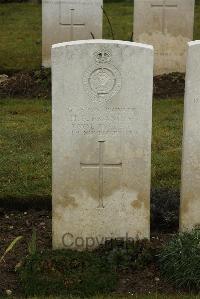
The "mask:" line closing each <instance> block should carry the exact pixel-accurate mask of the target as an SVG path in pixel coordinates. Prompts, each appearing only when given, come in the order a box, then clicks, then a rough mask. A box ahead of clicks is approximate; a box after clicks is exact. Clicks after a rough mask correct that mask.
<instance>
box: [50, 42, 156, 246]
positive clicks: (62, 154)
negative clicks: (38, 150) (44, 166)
mask: <svg viewBox="0 0 200 299" xmlns="http://www.w3.org/2000/svg"><path fill="white" fill-rule="evenodd" d="M52 75H53V77H52V79H53V246H54V248H62V247H64V245H65V246H67V245H70V244H71V243H73V244H72V247H73V248H76V249H78V248H79V246H78V244H79V245H80V249H83V248H84V247H88V243H89V244H90V245H91V247H92V248H93V247H95V246H98V243H103V242H104V241H105V239H106V238H108V239H111V238H118V237H121V238H126V237H132V238H136V237H138V238H145V237H146V238H149V222H150V219H149V197H150V196H149V193H150V173H151V165H150V164H151V131H152V85H153V83H152V81H153V48H152V46H148V45H144V44H137V43H131V42H122V41H106V40H91V41H79V42H78V41H77V42H69V43H63V44H58V45H54V46H53V49H52ZM63 236H64V237H63ZM72 236H73V237H72ZM63 238H64V239H63ZM88 240H89V241H88ZM63 241H64V244H63Z"/></svg>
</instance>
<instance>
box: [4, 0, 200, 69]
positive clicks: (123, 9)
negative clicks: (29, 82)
mask: <svg viewBox="0 0 200 299" xmlns="http://www.w3.org/2000/svg"><path fill="white" fill-rule="evenodd" d="M104 8H105V10H106V12H107V14H108V15H109V17H110V20H111V23H112V25H113V30H114V33H115V39H121V40H130V38H131V35H132V31H133V28H132V27H133V26H132V24H133V5H132V0H130V1H126V0H124V1H120V2H117V3H114V2H112V1H110V3H105V4H104ZM0 28H1V30H0V40H1V43H0V73H1V72H2V73H3V72H6V73H9V72H12V71H17V70H31V69H38V68H39V67H40V65H41V47H42V37H41V31H42V29H41V5H38V4H32V3H19V4H17V3H11V4H0ZM199 28H200V5H196V9H195V27H194V39H200V29H199ZM103 32H104V33H103V37H104V38H108V39H110V38H112V36H111V33H110V28H109V26H108V23H107V21H106V19H105V17H104V24H103Z"/></svg>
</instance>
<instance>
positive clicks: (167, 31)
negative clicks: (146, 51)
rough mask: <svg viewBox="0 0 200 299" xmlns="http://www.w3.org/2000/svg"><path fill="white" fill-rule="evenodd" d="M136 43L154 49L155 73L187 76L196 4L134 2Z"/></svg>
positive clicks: (185, 1)
mask: <svg viewBox="0 0 200 299" xmlns="http://www.w3.org/2000/svg"><path fill="white" fill-rule="evenodd" d="M134 3H135V4H134V41H136V42H142V43H143V42H144V43H148V44H151V45H153V46H154V50H155V68H154V73H155V74H156V75H158V74H164V73H172V72H185V64H186V50H187V43H188V42H189V41H191V40H192V39H193V27H194V4H195V1H194V0H134Z"/></svg>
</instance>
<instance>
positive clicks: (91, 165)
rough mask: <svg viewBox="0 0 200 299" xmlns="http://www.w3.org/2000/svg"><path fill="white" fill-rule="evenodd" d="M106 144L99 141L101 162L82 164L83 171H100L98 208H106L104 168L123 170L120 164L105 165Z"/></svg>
mask: <svg viewBox="0 0 200 299" xmlns="http://www.w3.org/2000/svg"><path fill="white" fill-rule="evenodd" d="M104 143H105V141H99V161H98V162H97V163H82V162H81V163H80V166H81V168H82V169H84V168H98V169H99V205H98V208H104V204H103V185H104V173H103V172H104V168H122V162H120V163H104V162H103V161H104Z"/></svg>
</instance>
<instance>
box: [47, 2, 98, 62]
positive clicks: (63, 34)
mask: <svg viewBox="0 0 200 299" xmlns="http://www.w3.org/2000/svg"><path fill="white" fill-rule="evenodd" d="M102 5H103V0H42V65H43V66H44V67H50V66H51V46H52V45H53V44H56V43H62V42H67V41H75V40H86V39H92V38H96V39H97V38H102V22H103V14H102V8H101V6H102Z"/></svg>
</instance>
